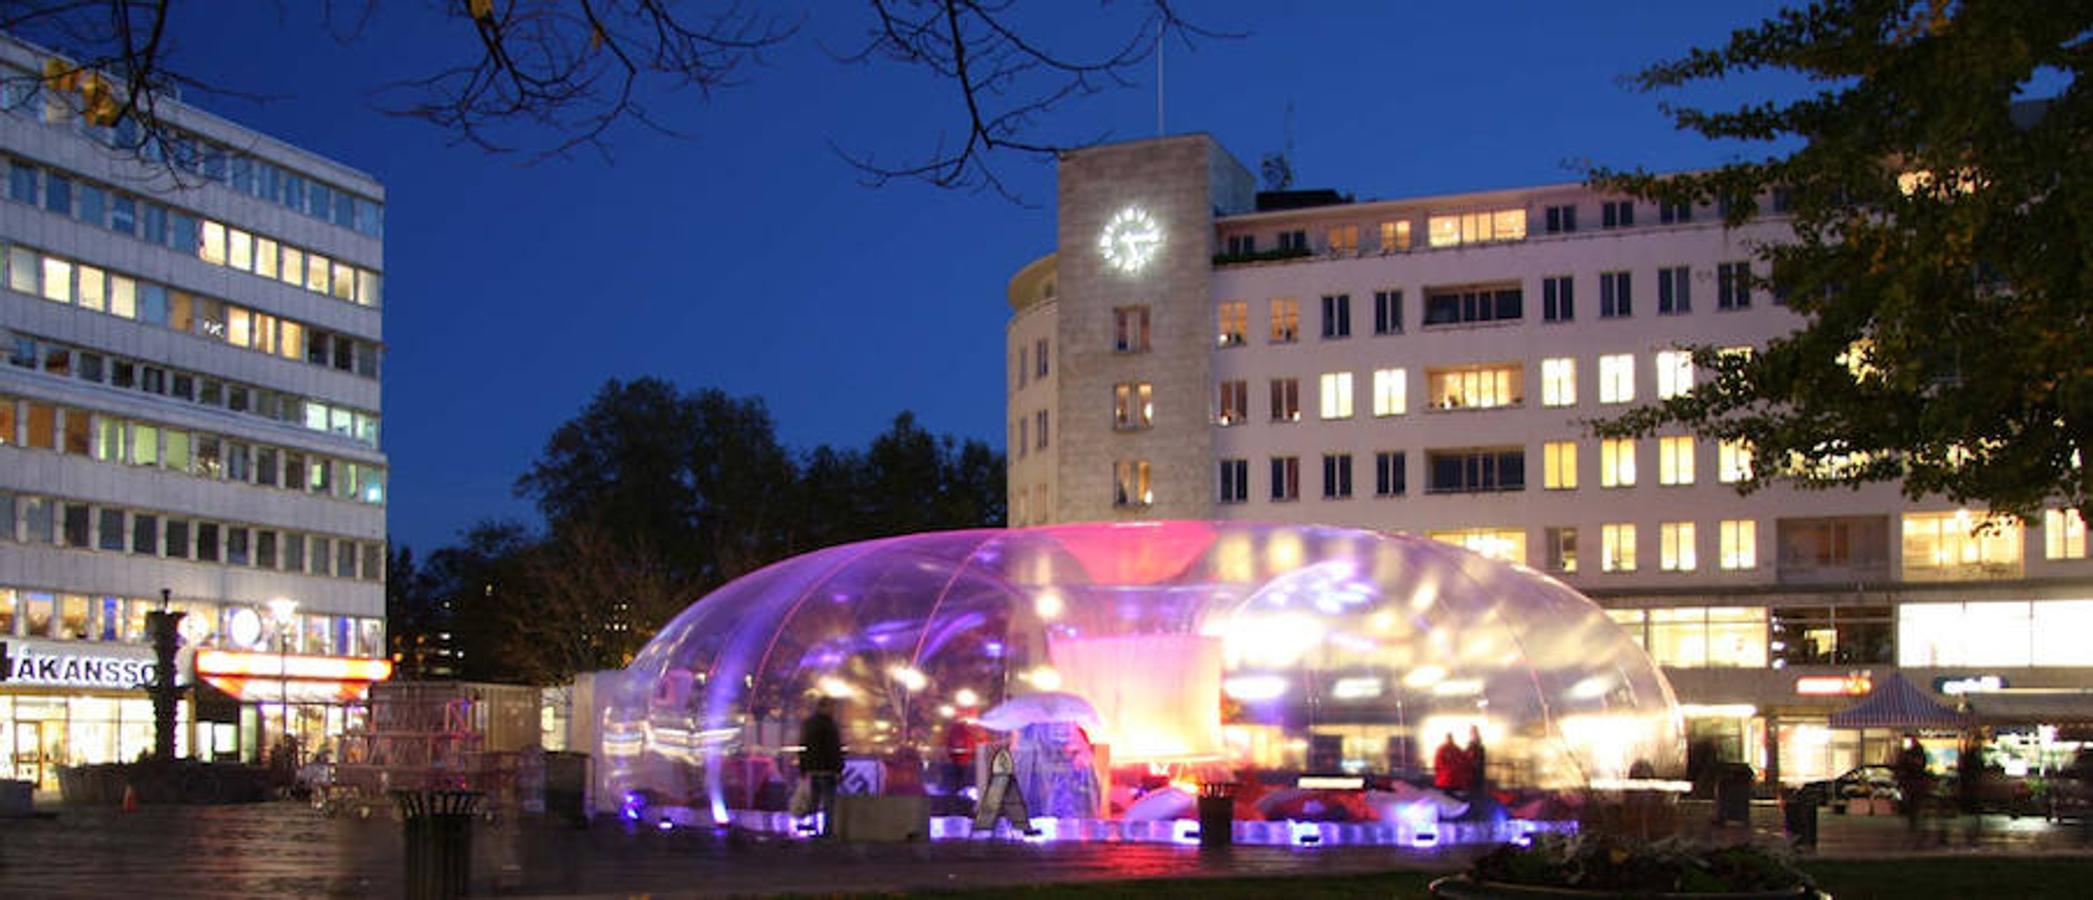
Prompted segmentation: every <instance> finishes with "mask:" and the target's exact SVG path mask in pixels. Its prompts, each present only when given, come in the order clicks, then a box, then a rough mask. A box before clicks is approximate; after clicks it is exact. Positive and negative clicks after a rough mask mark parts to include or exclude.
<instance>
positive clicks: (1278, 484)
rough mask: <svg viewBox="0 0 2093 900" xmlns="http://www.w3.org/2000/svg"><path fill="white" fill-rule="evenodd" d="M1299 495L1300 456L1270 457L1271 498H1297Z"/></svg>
mask: <svg viewBox="0 0 2093 900" xmlns="http://www.w3.org/2000/svg"><path fill="white" fill-rule="evenodd" d="M1300 497H1301V458H1300V457H1298V456H1274V457H1272V499H1273V500H1298V499H1300Z"/></svg>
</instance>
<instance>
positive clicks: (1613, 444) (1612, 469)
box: [1599, 438, 1635, 488]
mask: <svg viewBox="0 0 2093 900" xmlns="http://www.w3.org/2000/svg"><path fill="white" fill-rule="evenodd" d="M1599 486H1600V487H1608V488H1612V487H1634V486H1635V440H1634V439H1633V438H1607V439H1606V440H1603V441H1600V442H1599Z"/></svg>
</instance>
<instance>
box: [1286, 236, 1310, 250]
mask: <svg viewBox="0 0 2093 900" xmlns="http://www.w3.org/2000/svg"><path fill="white" fill-rule="evenodd" d="M1279 249H1281V250H1306V249H1308V232H1306V231H1282V232H1279Z"/></svg>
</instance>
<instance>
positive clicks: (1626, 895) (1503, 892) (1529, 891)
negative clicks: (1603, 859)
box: [1431, 875, 1831, 900]
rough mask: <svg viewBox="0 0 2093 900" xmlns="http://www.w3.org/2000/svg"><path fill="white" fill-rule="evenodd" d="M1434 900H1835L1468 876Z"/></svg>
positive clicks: (1443, 884)
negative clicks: (1612, 888)
mask: <svg viewBox="0 0 2093 900" xmlns="http://www.w3.org/2000/svg"><path fill="white" fill-rule="evenodd" d="M1431 892H1432V896H1433V897H1438V898H1441V900H1572V898H1579V900H1614V898H1621V900H1831V895H1830V894H1826V893H1823V892H1821V891H1818V890H1817V889H1815V888H1812V887H1808V886H1806V885H1796V886H1795V887H1793V888H1790V889H1787V890H1779V891H1734V892H1724V893H1715V894H1670V893H1659V894H1648V893H1636V892H1633V891H1595V890H1584V889H1581V888H1567V887H1549V886H1545V885H1538V884H1507V883H1504V882H1497V881H1475V880H1473V879H1471V878H1469V877H1468V876H1466V875H1448V876H1446V877H1445V878H1441V879H1439V880H1437V881H1434V882H1432V884H1431Z"/></svg>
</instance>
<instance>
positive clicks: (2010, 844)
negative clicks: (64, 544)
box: [0, 804, 2089, 897]
mask: <svg viewBox="0 0 2093 900" xmlns="http://www.w3.org/2000/svg"><path fill="white" fill-rule="evenodd" d="M1694 812H1695V810H1693V809H1692V808H1687V809H1682V813H1684V814H1685V815H1684V817H1683V819H1684V821H1686V822H1687V824H1688V826H1689V830H1692V831H1696V832H1700V833H1704V834H1708V835H1709V836H1712V837H1717V838H1719V839H1726V840H1734V839H1742V838H1743V837H1744V836H1745V834H1746V832H1745V830H1744V829H1742V828H1738V827H1735V826H1731V827H1730V828H1727V829H1722V830H1713V829H1708V828H1707V827H1706V826H1705V824H1702V823H1698V822H1696V820H1695V819H1696V817H1694V815H1693V813H1694ZM1778 816H1779V811H1778V809H1776V808H1774V807H1772V806H1766V805H1761V806H1756V807H1754V809H1753V825H1752V828H1751V830H1750V835H1751V837H1752V838H1753V839H1757V840H1767V841H1775V840H1779V829H1778V822H1779V818H1778ZM1937 824H1938V827H1937V828H1936V829H1935V830H1934V831H1932V832H1929V833H1928V834H1927V835H1924V836H1922V837H1921V838H1920V839H1916V840H1915V839H1913V838H1912V837H1911V836H1910V835H1909V834H1907V832H1906V831H1905V826H1904V823H1903V822H1902V821H1901V820H1898V819H1895V818H1889V817H1882V818H1856V817H1845V816H1825V817H1824V818H1823V820H1822V826H1821V829H1822V833H1821V837H1820V845H1819V850H1818V852H1817V855H1820V856H1825V857H1869V856H1898V855H1908V854H1913V853H1920V854H1925V855H1942V854H1947V855H1961V854H1973V855H2014V854H2046V853H2087V852H2089V850H2088V844H2087V843H2086V838H2085V833H2084V832H2083V831H2082V830H2081V829H2080V828H2079V826H2077V825H2075V824H2073V825H2067V826H2057V825H2052V824H2049V823H2045V822H2042V821H2041V820H2039V819H2032V818H2023V819H2020V820H2009V819H2007V818H2005V817H2002V816H1994V817H1989V818H1987V819H1986V820H1985V821H1984V822H1983V825H1982V828H1981V829H1977V830H1975V831H1973V830H1972V829H1971V828H1970V824H1971V823H1970V820H1968V819H1962V820H1954V821H1951V822H1945V823H1937ZM1473 852H1474V851H1472V850H1470V851H1465V852H1445V853H1437V854H1434V853H1428V852H1418V851H1399V850H1392V849H1389V848H1323V849H1316V850H1304V851H1290V850H1286V849H1283V848H1271V847H1237V848H1233V849H1231V850H1228V851H1221V852H1212V851H1201V850H1199V849H1197V848H1193V847H1175V846H1167V845H1156V844H1045V845H1040V844H1021V843H1000V842H987V841H976V842H940V843H935V844H927V845H925V844H913V845H900V844H884V845H882V844H828V843H819V844H816V843H808V842H799V841H785V840H778V839H768V838H756V837H750V836H746V835H722V834H716V833H714V832H711V831H690V830H685V831H675V832H669V833H659V832H647V831H628V830H626V829H625V828H622V827H619V826H616V825H612V824H608V823H605V824H600V825H599V826H597V827H595V828H591V829H587V830H576V829H570V828H560V827H539V826H528V827H517V826H515V825H507V826H495V827H482V828H480V829H478V830H477V832H476V839H475V842H474V866H473V870H474V878H473V885H474V890H475V892H476V893H478V894H481V895H575V894H584V895H586V894H600V895H611V896H623V895H631V894H638V893H653V894H663V893H673V894H679V895H680V894H759V893H777V892H800V893H835V892H843V891H853V892H854V891H900V890H908V889H925V888H938V887H977V888H978V887H997V886H1005V885H1036V884H1046V883H1055V882H1069V881H1091V880H1109V879H1126V878H1155V877H1195V876H1230V875H1234V876H1262V875H1316V874H1342V873H1358V872H1371V871H1379V870H1387V869H1398V868H1402V869H1429V870H1453V869H1458V868H1461V867H1462V866H1464V865H1465V863H1466V860H1467V857H1468V855H1469V854H1471V853H1473ZM401 869H402V862H401V839H400V827H399V825H398V824H397V823H395V822H393V821H391V820H390V819H386V818H382V817H381V818H379V819H376V820H373V821H368V822H360V821H352V820H347V819H326V818H322V817H320V816H319V815H317V814H316V813H314V812H313V811H312V810H311V809H310V808H308V807H305V806H302V805H294V804H268V805H262V806H237V807H186V808H184V807H147V808H145V809H143V810H140V811H138V812H134V813H121V812H118V811H115V810H111V809H67V810H62V811H61V813H60V814H59V815H58V816H57V817H55V818H46V819H37V820H18V821H0V896H7V897H24V896H95V897H122V896H125V895H132V896H137V897H227V896H294V895H295V896H337V897H360V896H397V895H399V893H400V892H401V888H402V872H401Z"/></svg>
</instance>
